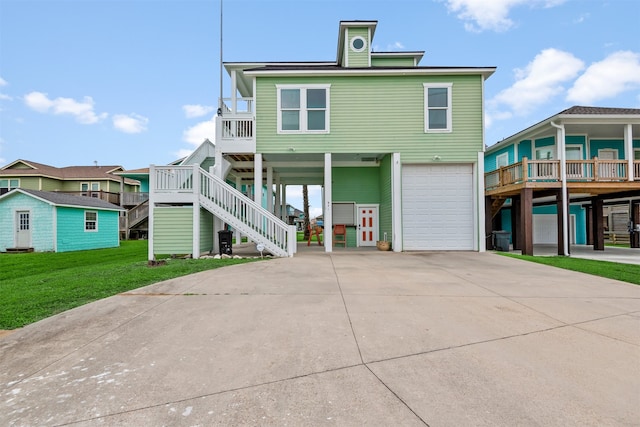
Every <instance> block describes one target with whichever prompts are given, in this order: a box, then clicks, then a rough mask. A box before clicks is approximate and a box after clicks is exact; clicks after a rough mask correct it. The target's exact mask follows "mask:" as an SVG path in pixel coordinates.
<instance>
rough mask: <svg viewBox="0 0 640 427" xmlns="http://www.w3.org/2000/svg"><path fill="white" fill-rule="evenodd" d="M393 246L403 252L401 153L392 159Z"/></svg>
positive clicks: (395, 154)
mask: <svg viewBox="0 0 640 427" xmlns="http://www.w3.org/2000/svg"><path fill="white" fill-rule="evenodd" d="M391 194H392V196H391V248H392V249H393V251H394V252H402V164H401V163H400V153H393V158H392V159H391Z"/></svg>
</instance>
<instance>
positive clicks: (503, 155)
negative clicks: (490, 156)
mask: <svg viewBox="0 0 640 427" xmlns="http://www.w3.org/2000/svg"><path fill="white" fill-rule="evenodd" d="M501 159H506V160H505V161H504V165H502V166H509V153H502V154H499V155H497V156H496V169H500V168H501V167H502V166H501V165H500V160H501Z"/></svg>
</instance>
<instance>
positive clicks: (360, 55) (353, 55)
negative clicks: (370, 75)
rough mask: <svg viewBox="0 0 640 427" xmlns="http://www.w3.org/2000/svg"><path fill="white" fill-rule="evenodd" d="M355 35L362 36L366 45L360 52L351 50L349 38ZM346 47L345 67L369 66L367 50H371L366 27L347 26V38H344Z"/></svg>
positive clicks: (351, 38)
mask: <svg viewBox="0 0 640 427" xmlns="http://www.w3.org/2000/svg"><path fill="white" fill-rule="evenodd" d="M355 37H362V38H363V39H364V40H365V42H366V46H365V48H364V49H363V50H362V51H361V52H354V51H353V50H351V40H353V39H354V38H355ZM346 42H347V43H346V44H347V48H346V56H347V64H345V65H346V66H347V67H349V68H351V67H368V66H369V52H370V51H371V49H370V48H371V47H370V46H369V43H370V40H369V30H368V29H367V28H349V29H347V40H346Z"/></svg>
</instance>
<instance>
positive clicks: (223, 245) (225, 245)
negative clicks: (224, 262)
mask: <svg viewBox="0 0 640 427" xmlns="http://www.w3.org/2000/svg"><path fill="white" fill-rule="evenodd" d="M232 235H233V233H232V232H231V230H220V231H218V247H219V248H220V255H222V254H226V255H231V254H232V253H233V250H232V249H231V236H232Z"/></svg>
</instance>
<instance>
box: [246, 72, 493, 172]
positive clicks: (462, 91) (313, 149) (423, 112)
mask: <svg viewBox="0 0 640 427" xmlns="http://www.w3.org/2000/svg"><path fill="white" fill-rule="evenodd" d="M483 84H484V77H483V75H482V74H480V73H478V74H470V75H428V74H427V73H424V74H416V75H371V76H367V75H357V74H356V75H348V74H347V75H342V76H321V75H319V76H309V77H306V76H305V77H301V76H297V77H293V76H292V77H288V76H278V77H262V76H258V77H257V78H256V83H255V87H256V94H255V96H256V103H255V105H256V111H255V117H256V126H255V131H256V151H257V152H262V153H291V152H294V151H295V152H296V153H318V152H331V153H363V154H364V153H379V152H400V153H402V157H403V161H408V162H420V161H432V160H433V158H434V157H436V158H439V159H442V160H443V161H446V162H473V161H476V160H477V153H478V152H479V151H482V150H483V143H484V141H483V102H482V92H483ZM289 96H293V97H294V100H293V103H289V104H288V102H289V101H290V100H288V99H287V97H289ZM313 97H318V98H319V100H316V99H313ZM429 99H431V105H430V104H429ZM314 102H315V104H314ZM291 116H293V117H294V118H293V122H289V121H288V120H289V119H290V118H291Z"/></svg>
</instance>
